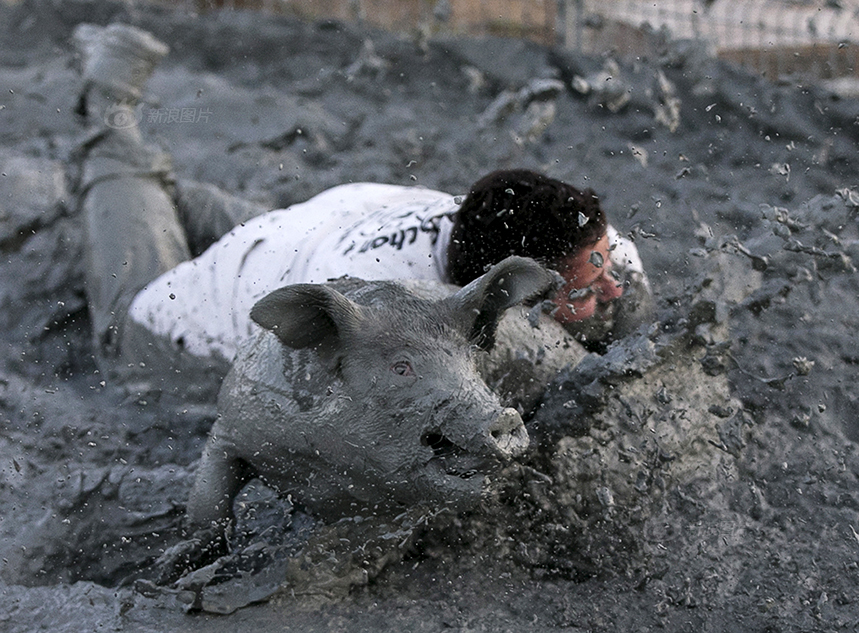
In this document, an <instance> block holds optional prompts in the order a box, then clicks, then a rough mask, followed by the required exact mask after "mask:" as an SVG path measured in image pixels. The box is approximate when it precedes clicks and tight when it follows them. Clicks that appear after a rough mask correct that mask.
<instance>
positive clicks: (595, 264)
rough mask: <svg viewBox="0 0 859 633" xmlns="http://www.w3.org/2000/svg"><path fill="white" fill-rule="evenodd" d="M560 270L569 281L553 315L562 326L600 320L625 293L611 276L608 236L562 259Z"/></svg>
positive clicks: (560, 293) (559, 264)
mask: <svg viewBox="0 0 859 633" xmlns="http://www.w3.org/2000/svg"><path fill="white" fill-rule="evenodd" d="M556 270H557V271H558V272H559V273H560V274H561V276H562V277H563V278H564V279H565V280H566V282H567V283H565V284H564V286H563V287H562V288H561V289H560V290H559V291H558V294H557V295H555V298H554V302H555V303H556V304H557V305H558V308H557V310H555V311H554V312H553V313H552V316H554V317H555V319H556V320H557V321H559V322H560V323H574V322H576V321H583V320H584V319H589V318H591V317H593V316H596V317H597V318H600V316H601V314H602V313H603V312H604V309H605V307H606V306H607V305H608V304H609V303H610V302H611V301H613V300H614V299H617V298H618V297H620V296H621V295H622V294H623V288H622V287H621V284H620V283H619V282H618V281H617V280H616V279H615V278H614V277H613V276H612V274H611V260H610V259H609V244H608V236H606V235H603V236H602V237H601V238H600V239H599V240H598V241H597V242H596V243H595V244H591V245H589V246H585V247H584V248H582V249H580V250H578V251H576V252H575V253H573V254H572V255H569V256H567V257H566V258H565V259H563V260H561V261H560V263H558V265H557V267H556Z"/></svg>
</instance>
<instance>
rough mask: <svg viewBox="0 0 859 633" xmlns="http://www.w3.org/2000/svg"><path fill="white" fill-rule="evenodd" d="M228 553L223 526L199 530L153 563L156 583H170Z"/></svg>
mask: <svg viewBox="0 0 859 633" xmlns="http://www.w3.org/2000/svg"><path fill="white" fill-rule="evenodd" d="M224 553H226V538H225V537H224V530H223V528H221V527H210V528H205V529H202V530H197V531H196V532H194V534H193V535H192V536H191V538H189V539H186V540H184V541H180V542H178V543H176V545H174V546H173V547H170V548H169V549H167V550H166V551H165V552H164V553H163V554H162V555H161V556H159V557H158V559H157V560H156V561H155V562H154V563H153V565H152V567H153V570H154V571H155V583H156V584H158V585H170V584H172V583H174V582H176V581H177V580H178V579H179V578H181V577H182V576H184V575H185V574H187V573H188V572H189V571H191V570H194V569H198V568H200V567H203V566H205V565H207V564H209V563H210V562H212V561H213V560H215V559H217V558H218V557H219V556H222V555H223V554H224Z"/></svg>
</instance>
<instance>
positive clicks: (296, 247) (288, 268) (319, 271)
mask: <svg viewBox="0 0 859 633" xmlns="http://www.w3.org/2000/svg"><path fill="white" fill-rule="evenodd" d="M458 208H459V204H458V203H457V201H456V200H454V196H452V195H450V194H446V193H442V192H439V191H432V190H429V189H424V188H420V187H403V186H397V185H380V184H373V183H357V184H348V185H340V186H338V187H334V188H332V189H329V190H327V191H324V192H322V193H320V194H319V195H317V196H315V197H313V198H311V199H310V200H308V201H306V202H303V203H300V204H296V205H293V206H291V207H289V208H287V209H279V210H275V211H270V212H268V213H265V214H263V215H261V216H258V217H256V218H254V219H252V220H250V221H248V222H246V223H244V224H242V225H240V226H237V227H235V228H234V229H233V230H232V231H230V232H229V233H228V234H226V235H224V236H223V237H222V238H221V239H220V240H218V241H217V242H216V243H215V244H213V245H212V246H211V247H209V249H208V250H206V252H204V253H203V254H202V255H200V256H199V257H197V258H195V259H193V260H190V261H187V262H183V263H182V264H180V265H179V266H177V267H176V268H174V269H172V270H170V271H168V272H167V273H165V274H163V275H161V276H160V277H158V278H157V279H155V280H154V281H152V282H151V283H149V284H148V285H147V286H146V287H145V288H143V289H142V290H141V291H140V292H139V293H138V294H137V296H136V297H135V298H134V301H133V302H132V304H131V307H130V308H129V316H130V318H131V319H133V320H134V321H136V322H137V323H140V324H142V325H144V326H145V327H146V328H147V329H149V330H150V331H153V332H154V333H156V334H158V335H160V336H166V337H168V338H169V339H170V340H171V341H172V342H173V343H174V344H175V345H177V346H180V347H182V348H184V349H185V350H186V351H187V352H190V353H192V354H195V355H197V356H208V355H210V354H212V353H213V352H214V353H216V354H218V355H220V356H222V357H223V358H224V359H226V360H232V358H233V356H234V355H235V351H236V349H237V347H238V346H239V345H240V344H241V342H242V341H244V340H245V339H247V338H249V337H250V336H251V335H252V334H253V333H254V331H255V329H256V328H257V327H258V326H256V324H254V323H253V322H252V321H251V319H250V310H251V308H252V307H253V305H254V303H256V302H257V301H258V300H259V299H261V298H262V297H264V296H265V295H267V294H268V293H270V292H272V291H274V290H277V289H278V288H280V287H282V286H286V285H289V284H295V283H322V282H325V281H328V280H329V279H335V278H338V277H342V276H343V275H349V276H352V277H357V278H360V279H367V280H377V279H432V280H443V281H444V280H446V279H447V275H446V271H445V268H446V264H447V257H446V251H447V244H448V243H449V241H450V230H451V227H452V220H451V217H450V216H451V215H452V214H454V213H455V212H456V211H457V209H458Z"/></svg>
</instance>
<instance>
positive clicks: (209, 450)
mask: <svg viewBox="0 0 859 633" xmlns="http://www.w3.org/2000/svg"><path fill="white" fill-rule="evenodd" d="M216 428H217V427H216ZM248 470H249V469H248V467H247V465H246V464H244V463H243V462H242V461H241V460H240V459H238V458H237V457H235V456H234V455H233V453H232V451H231V450H230V447H229V446H227V445H225V443H224V442H222V441H221V440H220V439H218V437H217V435H216V434H214V433H213V434H212V436H211V437H210V438H209V441H208V442H206V447H205V449H203V456H202V457H201V458H200V464H199V466H198V467H197V474H196V478H195V480H194V486H193V488H192V489H191V495H190V496H189V498H188V508H187V512H188V527H189V529H190V530H194V531H196V530H201V529H208V528H211V527H220V528H221V529H223V528H225V527H226V526H227V524H228V523H229V521H230V520H231V519H232V518H233V499H234V498H235V496H236V495H237V494H238V492H239V490H240V489H241V487H242V486H243V485H244V484H245V483H247V481H248V480H249V479H250V473H249V472H248Z"/></svg>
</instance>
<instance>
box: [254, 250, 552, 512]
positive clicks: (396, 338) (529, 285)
mask: <svg viewBox="0 0 859 633" xmlns="http://www.w3.org/2000/svg"><path fill="white" fill-rule="evenodd" d="M553 283H554V277H553V276H552V274H551V273H549V272H548V271H546V270H545V269H543V268H542V267H540V266H539V265H538V264H537V263H536V262H534V261H532V260H529V259H524V258H519V257H510V258H508V259H506V260H504V261H503V262H501V263H499V264H498V265H497V266H495V267H493V268H492V269H491V270H490V271H489V272H488V273H486V274H485V275H484V276H482V277H480V278H479V279H477V280H475V281H474V282H472V283H471V284H469V285H468V286H466V287H464V288H462V289H460V290H458V291H456V292H455V293H453V294H451V295H449V296H447V297H445V298H443V299H441V300H437V301H433V300H427V299H422V298H419V297H417V296H415V295H414V294H413V293H411V292H409V291H407V290H405V289H404V288H403V287H402V286H400V285H398V284H395V283H390V282H367V283H366V284H363V285H361V284H360V283H359V284H358V285H357V287H352V288H350V289H349V290H344V292H340V291H339V290H337V289H335V287H336V286H337V284H336V283H335V284H333V285H311V284H300V285H295V286H288V287H285V288H281V289H279V290H276V291H275V292H273V293H271V294H269V295H268V296H266V297H264V298H263V299H262V300H260V301H259V302H258V303H257V304H256V305H255V306H254V308H253V311H252V312H251V316H252V318H253V320H254V321H256V322H257V323H258V324H259V325H261V326H262V327H264V328H266V329H268V330H271V331H272V332H273V333H274V334H275V335H276V336H277V337H278V338H279V339H280V341H281V342H282V343H283V345H285V346H286V347H287V348H292V349H312V350H315V352H316V353H317V354H318V357H319V359H320V363H321V367H323V368H324V369H323V371H324V372H326V373H330V374H331V376H332V380H331V381H330V384H331V386H330V387H328V389H327V390H328V392H329V393H328V400H327V402H329V403H336V405H330V406H329V405H325V406H323V407H321V408H320V411H319V413H318V415H319V418H318V420H315V421H314V424H313V426H312V428H311V429H310V431H302V433H303V434H307V433H310V434H316V433H318V434H320V436H324V438H325V439H324V441H323V440H319V438H313V437H310V438H306V446H307V447H310V449H311V450H313V451H314V453H315V454H316V455H318V456H319V461H318V466H319V468H320V469H322V470H325V469H328V470H329V471H331V472H332V473H335V471H336V473H335V474H336V475H337V476H338V477H342V478H343V481H344V487H348V488H349V489H350V494H352V496H354V497H355V498H357V499H360V500H362V501H364V502H368V503H371V504H393V505H410V504H414V503H422V502H429V503H433V504H437V505H446V506H450V507H455V508H463V507H468V506H471V505H473V504H474V503H475V502H476V501H477V500H478V499H479V497H480V494H481V492H482V491H483V489H484V479H485V476H486V475H487V474H489V473H491V472H492V471H493V470H494V469H495V468H497V466H498V465H499V464H501V463H502V462H504V461H505V460H508V459H510V458H513V457H516V456H518V455H520V454H522V453H523V452H524V451H525V450H526V448H527V446H528V434H527V431H526V430H525V427H524V425H523V423H522V419H521V417H520V416H519V414H518V412H517V411H516V410H515V409H511V408H504V407H503V406H502V405H501V404H500V402H499V400H498V397H497V395H496V394H494V393H493V392H492V391H491V390H490V389H489V388H488V387H487V385H486V384H485V382H484V381H483V379H482V378H481V376H480V375H479V374H478V371H477V369H476V365H475V358H476V355H477V354H480V353H483V352H484V351H485V350H487V349H488V348H490V347H491V346H492V345H493V339H494V332H495V327H496V325H497V323H498V320H499V318H500V317H501V316H502V314H503V313H504V311H505V310H506V309H507V308H509V307H511V306H513V305H516V304H518V303H520V302H522V301H524V300H527V299H529V298H532V297H535V296H537V295H540V294H541V293H544V292H546V291H547V290H548V289H550V288H551V287H552V285H553ZM346 286H348V284H345V285H344V286H341V289H343V288H345V287H346ZM347 295H348V296H347ZM284 423H285V424H286V423H288V421H285V422H284ZM303 428H305V429H306V428H307V427H306V426H305V427H303ZM302 437H303V438H305V435H302ZM320 446H325V448H324V449H320V448H319V447H320ZM295 449H296V450H298V451H301V450H303V449H302V447H295ZM320 450H321V452H320Z"/></svg>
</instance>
